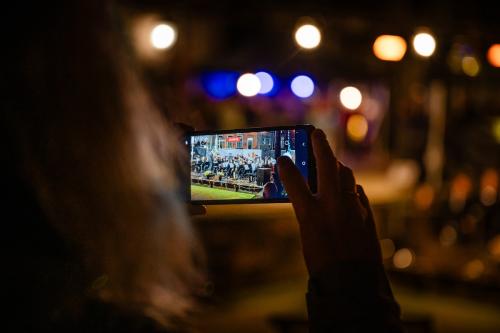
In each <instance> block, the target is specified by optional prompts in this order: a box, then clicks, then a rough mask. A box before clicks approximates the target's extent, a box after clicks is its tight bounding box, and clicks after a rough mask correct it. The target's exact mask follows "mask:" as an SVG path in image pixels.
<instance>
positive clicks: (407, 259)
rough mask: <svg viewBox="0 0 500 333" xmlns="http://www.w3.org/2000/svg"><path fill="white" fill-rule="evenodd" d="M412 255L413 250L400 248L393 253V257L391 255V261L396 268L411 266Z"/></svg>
mask: <svg viewBox="0 0 500 333" xmlns="http://www.w3.org/2000/svg"><path fill="white" fill-rule="evenodd" d="M413 257H414V255H413V252H412V251H411V250H410V249H407V248H402V249H399V250H397V251H396V253H394V257H392V263H393V264H394V267H396V268H399V269H405V268H408V267H410V266H411V264H412V263H413V260H414V258H413Z"/></svg>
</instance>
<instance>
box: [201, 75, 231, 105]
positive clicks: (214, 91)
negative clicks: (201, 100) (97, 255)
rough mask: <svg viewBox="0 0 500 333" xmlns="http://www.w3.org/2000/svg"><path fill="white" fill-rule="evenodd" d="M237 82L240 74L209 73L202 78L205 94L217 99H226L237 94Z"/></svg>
mask: <svg viewBox="0 0 500 333" xmlns="http://www.w3.org/2000/svg"><path fill="white" fill-rule="evenodd" d="M237 81H238V73H237V72H231V71H217V72H209V73H205V74H203V75H202V76H201V83H202V85H203V88H204V90H205V92H206V93H207V94H208V95H210V96H211V97H213V98H216V99H225V98H228V97H231V96H233V95H234V94H236V82H237Z"/></svg>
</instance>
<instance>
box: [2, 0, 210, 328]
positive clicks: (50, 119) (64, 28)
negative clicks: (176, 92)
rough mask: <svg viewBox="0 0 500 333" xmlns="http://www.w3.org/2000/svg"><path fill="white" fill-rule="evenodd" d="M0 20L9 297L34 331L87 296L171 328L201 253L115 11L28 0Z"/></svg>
mask: <svg viewBox="0 0 500 333" xmlns="http://www.w3.org/2000/svg"><path fill="white" fill-rule="evenodd" d="M2 16H4V17H3V22H2V27H1V30H2V34H3V35H5V36H3V37H5V38H3V43H5V44H6V45H8V48H7V49H5V50H4V51H3V53H4V56H5V60H4V62H3V64H2V67H3V70H2V87H1V90H2V125H1V126H2V128H1V145H2V152H3V154H5V155H6V156H8V161H7V162H5V164H4V165H3V166H2V169H3V170H2V175H1V178H2V184H4V186H3V189H4V190H5V191H8V193H7V194H9V193H10V199H9V201H5V202H4V204H3V206H5V207H3V208H5V209H4V210H3V212H7V213H10V214H14V215H13V216H14V217H13V218H11V219H10V220H9V222H8V223H9V227H8V229H7V231H6V232H7V233H10V234H11V235H10V236H11V237H12V239H10V240H9V241H8V244H9V246H10V247H11V250H12V252H13V253H12V258H11V260H10V261H9V262H8V264H9V265H13V266H15V267H14V268H11V270H10V272H9V277H10V278H11V279H12V281H11V283H12V289H13V291H12V293H11V296H12V299H16V298H19V297H21V296H20V295H27V297H30V298H31V300H30V299H28V300H26V302H31V303H30V304H34V305H32V307H33V309H32V310H33V311H32V317H36V316H39V317H40V318H39V320H40V325H42V323H41V322H43V321H51V320H56V319H54V318H60V317H61V316H63V315H64V314H65V313H71V315H75V313H78V311H81V305H82V303H83V302H85V301H86V300H87V299H99V300H100V301H104V302H107V303H112V304H115V305H117V306H119V307H123V308H126V309H127V310H130V311H133V312H134V313H141V314H143V315H146V316H148V317H151V318H153V319H154V320H156V321H157V322H159V323H161V324H163V325H166V326H168V325H169V324H172V322H174V321H175V318H180V317H182V316H183V315H184V314H185V313H186V311H187V310H188V309H189V308H190V307H191V305H192V303H193V302H192V294H193V290H194V289H193V288H195V287H194V286H198V285H199V284H200V283H201V282H202V274H201V273H200V269H199V263H200V262H201V259H202V254H201V250H200V249H199V246H198V244H197V242H196V239H195V237H194V236H193V233H192V230H191V225H190V223H189V220H188V217H187V215H186V212H185V209H184V207H183V205H182V204H181V202H180V199H179V196H178V186H179V184H178V178H179V177H178V175H177V172H176V170H177V169H176V163H177V162H176V161H177V160H178V159H177V158H176V156H179V155H180V151H179V148H178V147H179V145H178V144H177V139H176V137H175V132H174V131H173V129H172V128H171V127H170V126H169V125H168V124H167V122H166V121H165V119H163V117H162V115H161V114H160V112H159V111H158V110H157V109H156V107H155V106H154V105H153V103H152V102H151V99H150V98H149V96H148V94H147V93H146V92H145V90H144V89H143V85H142V84H141V80H140V78H139V75H138V74H137V71H136V70H135V69H134V66H133V60H132V56H131V55H130V52H126V50H127V46H126V44H125V43H124V42H123V40H122V39H121V38H120V34H121V33H123V32H122V31H121V30H120V28H119V26H120V25H119V15H118V14H117V9H116V7H115V6H114V5H113V4H112V3H109V2H100V1H79V2H77V1H56V3H55V4H53V5H52V6H51V5H49V4H47V3H46V2H43V3H42V4H40V2H36V1H33V2H29V1H28V3H26V2H23V3H22V6H21V5H19V4H14V5H12V6H9V8H5V9H4V10H3V15H2ZM9 28H10V29H9ZM197 261H200V262H197ZM40 270H41V271H42V272H43V273H41V271H40ZM30 274H31V275H30ZM58 274H60V275H61V276H57V275H58ZM32 279H34V280H36V279H38V281H30V280H32ZM25 281H27V282H28V283H30V284H29V285H24V282H25ZM26 288H28V289H29V292H24V293H23V289H26ZM44 288H45V290H43V289H44ZM51 293H52V294H51ZM48 295H50V296H48ZM47 297H48V298H47ZM12 299H11V300H10V301H12ZM23 302H24V300H23ZM73 310H74V311H73ZM24 311H25V313H24V314H26V311H27V310H26V308H24ZM42 317H43V318H42ZM32 319H33V320H35V319H34V318H32ZM26 320H29V319H26ZM33 325H36V324H33Z"/></svg>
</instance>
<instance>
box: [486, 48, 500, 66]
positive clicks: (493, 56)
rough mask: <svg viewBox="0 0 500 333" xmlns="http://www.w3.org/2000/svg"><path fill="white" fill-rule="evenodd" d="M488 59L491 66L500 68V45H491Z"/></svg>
mask: <svg viewBox="0 0 500 333" xmlns="http://www.w3.org/2000/svg"><path fill="white" fill-rule="evenodd" d="M486 57H487V58H488V62H489V63H490V64H491V66H493V67H500V44H493V45H491V46H490V48H489V49H488V54H487V55H486Z"/></svg>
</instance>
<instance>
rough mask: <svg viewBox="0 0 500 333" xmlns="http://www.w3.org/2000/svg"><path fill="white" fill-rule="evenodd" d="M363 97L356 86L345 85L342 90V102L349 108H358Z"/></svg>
mask: <svg viewBox="0 0 500 333" xmlns="http://www.w3.org/2000/svg"><path fill="white" fill-rule="evenodd" d="M362 99H363V96H362V95H361V91H359V89H358V88H356V87H345V88H344V89H342V90H341V91H340V102H341V103H342V105H343V106H344V107H345V108H347V109H349V110H356V109H357V108H358V107H359V106H360V105H361V101H362Z"/></svg>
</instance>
